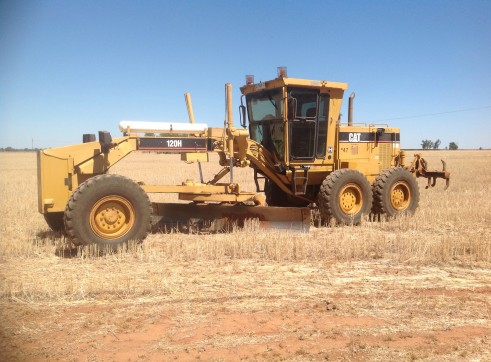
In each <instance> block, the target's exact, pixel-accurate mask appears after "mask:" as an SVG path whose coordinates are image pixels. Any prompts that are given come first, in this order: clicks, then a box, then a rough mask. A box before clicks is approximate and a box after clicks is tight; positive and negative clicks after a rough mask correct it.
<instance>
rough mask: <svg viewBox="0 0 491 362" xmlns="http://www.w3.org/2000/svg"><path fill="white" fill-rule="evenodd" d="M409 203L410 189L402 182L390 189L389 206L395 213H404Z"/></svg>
mask: <svg viewBox="0 0 491 362" xmlns="http://www.w3.org/2000/svg"><path fill="white" fill-rule="evenodd" d="M410 203H411V189H410V188H409V185H408V184H407V183H406V182H404V181H399V182H397V183H395V184H394V186H392V188H391V189H390V204H391V205H392V207H393V208H394V209H396V210H397V211H404V210H406V209H407V208H408V207H409V204H410Z"/></svg>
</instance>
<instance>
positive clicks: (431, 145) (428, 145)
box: [421, 139, 459, 150]
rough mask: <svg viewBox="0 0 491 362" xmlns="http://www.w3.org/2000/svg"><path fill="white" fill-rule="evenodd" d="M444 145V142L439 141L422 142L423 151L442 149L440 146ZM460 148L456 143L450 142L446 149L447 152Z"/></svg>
mask: <svg viewBox="0 0 491 362" xmlns="http://www.w3.org/2000/svg"><path fill="white" fill-rule="evenodd" d="M441 144H442V141H440V140H439V139H437V140H436V141H432V140H422V141H421V148H422V149H423V150H438V149H439V148H440V145H441ZM458 148H459V145H458V144H457V143H456V142H450V143H449V144H448V146H447V147H445V149H447V150H457V149H458Z"/></svg>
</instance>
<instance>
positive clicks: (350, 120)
mask: <svg viewBox="0 0 491 362" xmlns="http://www.w3.org/2000/svg"><path fill="white" fill-rule="evenodd" d="M355 95H356V94H355V92H353V93H351V95H350V96H349V101H348V126H350V127H351V126H353V100H354V99H355Z"/></svg>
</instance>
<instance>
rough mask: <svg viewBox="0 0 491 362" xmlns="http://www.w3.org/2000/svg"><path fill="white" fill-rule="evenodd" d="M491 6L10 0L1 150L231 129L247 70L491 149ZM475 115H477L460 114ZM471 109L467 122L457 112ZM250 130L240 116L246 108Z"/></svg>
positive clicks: (5, 10) (365, 117) (410, 130)
mask: <svg viewBox="0 0 491 362" xmlns="http://www.w3.org/2000/svg"><path fill="white" fill-rule="evenodd" d="M489 19H491V1H477V0H469V1H450V0H449V1H417V0H416V1H341V2H339V1H308V0H306V1H254V0H250V1H230V0H229V1H225V0H224V1H214V0H210V1H101V0H99V1H70V0H63V1H50V0H47V1H34V0H32V1H22V0H17V1H15V0H14V1H9V0H0V127H1V131H0V147H7V146H11V147H17V148H24V147H28V148H30V147H31V142H32V140H34V147H43V148H44V147H56V146H61V145H66V144H73V143H79V142H81V140H82V134H83V133H97V131H98V130H108V131H111V133H112V135H113V137H115V136H119V135H120V132H119V131H118V128H117V125H118V123H119V121H121V120H123V119H124V120H147V121H183V122H186V121H187V111H186V106H185V102H184V96H183V95H184V93H185V92H187V91H189V92H191V96H192V100H193V105H194V111H195V116H196V119H197V121H199V122H206V123H208V124H209V125H210V126H217V127H220V126H221V125H222V124H223V119H224V112H225V110H224V108H225V105H224V84H225V83H226V82H231V83H232V84H233V86H234V89H235V90H234V106H235V107H236V110H237V109H238V105H239V102H240V92H239V87H240V86H241V85H243V83H244V76H245V74H254V75H255V80H256V81H259V80H268V79H272V78H274V77H276V67H277V66H281V65H285V66H287V67H288V75H289V76H291V77H297V78H307V79H326V80H331V81H340V82H347V83H348V84H349V89H348V91H347V92H346V93H345V103H344V105H343V114H344V115H345V116H344V120H345V121H346V120H347V101H346V100H347V97H348V96H349V94H350V93H351V92H352V91H355V92H356V99H355V112H354V116H355V122H366V123H388V124H390V125H392V126H394V127H399V128H401V143H402V147H403V148H417V147H419V146H420V143H421V140H422V139H431V140H436V139H440V140H441V141H442V147H441V148H444V147H445V146H447V145H448V143H449V142H452V141H453V142H457V143H458V145H459V147H460V148H478V147H483V148H491V66H490V64H491V21H490V20H489ZM460 110H463V111H460ZM454 111H459V112H454ZM234 116H235V120H236V124H237V123H238V111H235V112H234Z"/></svg>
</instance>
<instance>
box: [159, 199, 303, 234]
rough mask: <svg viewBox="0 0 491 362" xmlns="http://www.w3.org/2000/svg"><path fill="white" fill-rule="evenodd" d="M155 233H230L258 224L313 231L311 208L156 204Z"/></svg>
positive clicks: (272, 227)
mask: <svg viewBox="0 0 491 362" xmlns="http://www.w3.org/2000/svg"><path fill="white" fill-rule="evenodd" d="M152 205H153V229H154V230H158V229H160V230H170V229H173V228H174V229H175V228H178V229H179V230H181V231H188V232H200V231H211V232H218V231H227V230H231V229H232V228H234V227H244V225H247V223H251V225H254V224H255V223H257V224H258V227H259V228H261V229H283V230H291V231H298V232H308V231H309V230H310V210H309V208H307V207H265V206H246V205H217V204H194V203H190V204H178V203H153V204H152Z"/></svg>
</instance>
